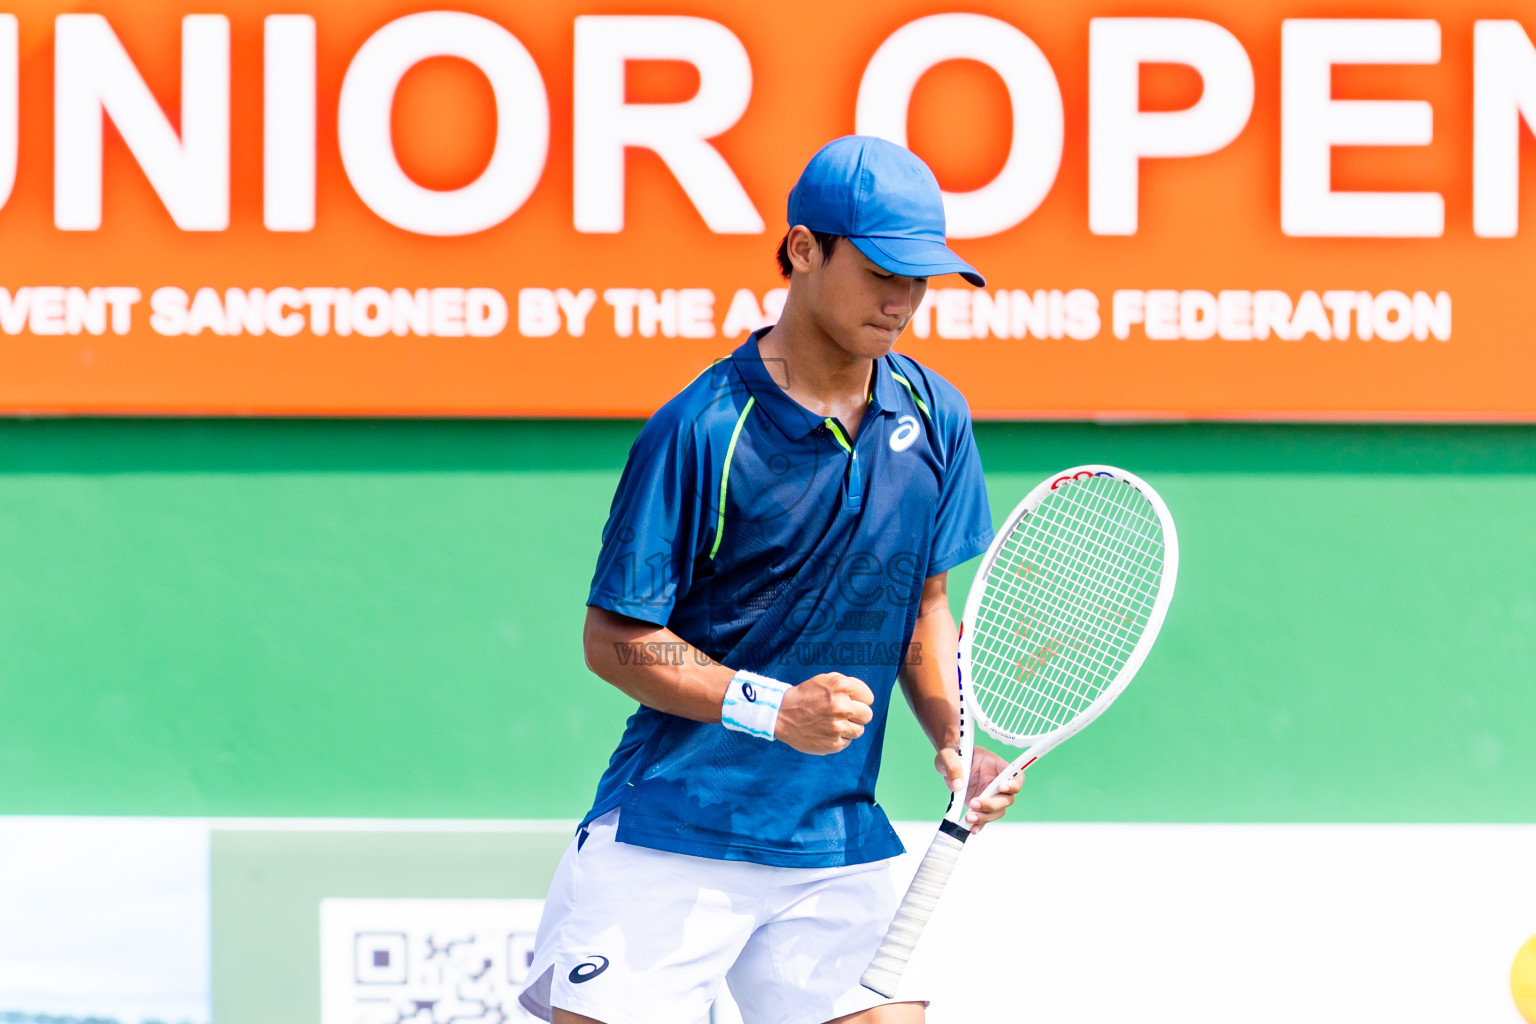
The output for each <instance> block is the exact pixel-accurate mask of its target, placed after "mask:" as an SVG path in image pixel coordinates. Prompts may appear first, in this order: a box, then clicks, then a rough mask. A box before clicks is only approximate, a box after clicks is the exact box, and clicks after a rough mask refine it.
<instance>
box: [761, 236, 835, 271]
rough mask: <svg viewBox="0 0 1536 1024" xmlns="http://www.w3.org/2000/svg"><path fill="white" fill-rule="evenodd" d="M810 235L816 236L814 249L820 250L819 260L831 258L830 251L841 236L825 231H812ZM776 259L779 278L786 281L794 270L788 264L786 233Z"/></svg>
mask: <svg viewBox="0 0 1536 1024" xmlns="http://www.w3.org/2000/svg"><path fill="white" fill-rule="evenodd" d="M811 234H812V235H815V236H816V248H818V249H820V250H821V258H822V259H824V260H826V259H831V258H832V250H833V249H835V248H837V241H838V239H840V238H842V237H843V236H842V235H833V234H829V233H828V232H826V231H812V232H811ZM777 258H778V261H779V276H780V277H782V278H783V279H784V280H786V281H788V280H789V272H790V271H791V270H793V269H794V267H792V266H791V265H790V262H789V235H788V233H786V234H785V235H784V238H783V239H782V240H781V241H780V242H779V252H778V257H777Z"/></svg>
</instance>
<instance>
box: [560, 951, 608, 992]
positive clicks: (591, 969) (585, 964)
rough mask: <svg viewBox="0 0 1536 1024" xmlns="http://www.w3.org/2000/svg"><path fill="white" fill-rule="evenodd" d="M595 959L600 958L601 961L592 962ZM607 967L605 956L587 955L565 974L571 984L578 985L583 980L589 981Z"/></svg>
mask: <svg viewBox="0 0 1536 1024" xmlns="http://www.w3.org/2000/svg"><path fill="white" fill-rule="evenodd" d="M597 960H601V961H602V963H594V961H597ZM607 969H608V958H607V957H605V956H589V957H587V959H585V960H583V961H582V962H581V963H579V964H577V965H576V966H575V967H572V968H571V973H570V974H569V975H567V977H569V978H570V979H571V982H572V983H573V984H576V985H580V984H581V983H582V982H584V981H591V980H592V979H593V978H595V977H597V976H598V975H599V974H602V973H603V972H604V971H606V970H607Z"/></svg>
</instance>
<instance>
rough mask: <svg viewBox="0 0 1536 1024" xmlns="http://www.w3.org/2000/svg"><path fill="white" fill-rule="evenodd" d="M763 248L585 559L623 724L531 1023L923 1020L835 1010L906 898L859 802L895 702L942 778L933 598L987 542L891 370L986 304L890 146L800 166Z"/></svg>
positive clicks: (929, 194)
mask: <svg viewBox="0 0 1536 1024" xmlns="http://www.w3.org/2000/svg"><path fill="white" fill-rule="evenodd" d="M789 223H790V230H789V234H788V235H787V236H786V237H785V239H784V242H783V244H782V245H781V247H780V250H779V266H780V270H781V271H782V272H783V273H784V275H785V276H786V277H787V278H788V279H789V298H788V301H787V302H786V303H785V306H784V313H783V315H782V317H781V318H780V319H779V322H778V323H777V324H776V325H775V326H773V327H772V328H768V329H765V330H762V331H758V332H757V333H755V334H753V335H752V336H751V337H750V338H748V339H747V341H746V343H745V344H743V345H742V346H741V347H740V348H738V349H736V351H735V352H734V353H732V355H731V357H730V358H729V359H726V360H722V361H721V362H720V363H719V364H717V365H716V366H715V367H714V368H713V369H711V370H710V371H708V372H706V373H705V374H703V375H702V376H700V377H699V378H698V379H697V380H695V381H694V382H693V383H692V384H690V385H688V387H686V388H684V389H683V391H682V393H681V394H679V395H678V396H677V397H676V398H674V399H672V400H671V401H670V402H668V403H667V404H666V405H665V406H663V407H662V408H661V410H660V411H659V412H657V413H656V415H654V416H652V417H651V419H650V421H649V422H647V423H646V425H645V427H644V428H643V429H642V430H641V431H640V436H639V438H638V440H636V441H635V444H634V447H633V448H632V449H631V450H630V453H629V462H628V464H627V465H626V466H625V467H624V474H623V477H622V478H621V479H620V481H619V489H618V493H617V494H616V495H614V499H613V508H612V511H611V512H610V513H609V517H608V525H607V527H606V528H605V529H604V530H603V548H602V553H601V555H600V556H599V557H598V563H597V572H596V574H595V576H594V577H593V581H592V589H591V593H590V595H589V596H588V599H587V605H588V608H587V622H586V632H585V638H584V644H585V651H586V658H587V664H588V665H589V666H590V667H591V669H592V671H594V672H596V673H597V674H598V675H599V676H601V677H602V678H603V679H605V680H607V681H608V682H609V683H612V684H613V685H614V686H616V687H618V688H619V689H620V690H622V691H624V692H625V693H626V694H628V695H630V696H631V697H634V698H635V699H636V700H638V701H639V702H640V707H639V709H638V710H637V711H636V712H635V713H634V715H632V716H631V717H630V719H629V723H628V725H627V726H626V728H625V730H624V736H623V738H622V739H621V740H620V741H619V746H618V749H617V750H615V751H614V754H613V757H612V759H611V760H610V761H609V764H608V770H607V772H606V773H605V774H604V775H603V778H602V781H601V782H600V783H599V784H598V789H597V799H596V801H595V802H594V803H593V805H592V809H591V810H590V811H588V812H587V815H586V818H585V819H583V821H582V824H581V828H580V829H579V830H578V832H577V836H576V839H575V840H574V841H573V842H572V844H571V847H570V849H569V850H568V851H567V852H566V854H565V857H564V859H563V860H562V861H561V863H560V867H559V869H558V871H557V872H556V874H555V879H554V881H553V883H552V884H551V885H550V890H549V899H548V902H547V903H546V905H545V909H544V919H543V921H542V923H541V924H540V926H539V935H538V940H537V947H536V949H535V952H534V956H533V962H532V964H531V965H530V971H529V975H528V977H529V981H528V984H527V987H526V988H525V989H524V990H523V992H522V994H521V1000H522V1003H523V1005H524V1006H525V1007H527V1008H528V1009H529V1011H531V1012H532V1013H534V1014H536V1015H538V1016H539V1017H541V1018H542V1019H544V1020H551V1019H552V1020H554V1021H555V1022H556V1024H579V1022H588V1021H598V1022H602V1024H653V1022H654V1024H692V1022H694V1021H699V1020H701V1019H703V1018H704V1017H705V1015H706V1014H707V1013H708V1011H709V1006H710V1004H711V1002H712V1000H713V999H714V997H715V994H716V992H717V991H718V990H719V986H720V984H721V981H722V979H728V980H729V982H730V986H731V991H732V993H733V995H734V996H735V998H736V1000H737V1002H738V1004H739V1005H740V1006H741V1011H742V1014H743V1016H744V1017H745V1019H746V1021H747V1024H822V1022H825V1021H832V1020H838V1021H857V1022H859V1024H913V1022H919V1021H921V1020H922V1019H923V1006H924V1004H923V1003H922V1002H919V1001H916V1000H917V999H918V997H917V996H916V995H913V996H905V997H904V998H906V999H908V1000H912V1001H906V1002H899V1003H892V1002H888V1001H887V1000H885V999H883V998H881V997H880V996H878V995H876V994H875V993H874V992H871V991H870V990H868V989H866V988H863V987H861V986H860V984H859V975H860V974H861V972H863V970H864V968H865V967H866V966H868V964H869V961H870V958H871V956H872V955H873V954H874V952H875V948H876V946H877V945H878V944H879V942H880V939H881V937H882V936H883V935H884V933H885V930H886V926H887V925H888V924H889V923H890V920H891V917H892V916H893V914H894V913H895V910H896V907H897V904H898V903H899V902H900V899H901V896H902V892H903V890H904V885H903V884H901V883H900V882H899V881H898V880H897V879H894V878H893V877H892V870H891V858H892V857H894V856H896V855H897V854H899V853H901V851H902V847H901V843H900V842H899V841H898V840H897V838H896V833H895V832H894V831H893V830H892V828H891V826H890V823H889V822H888V821H887V820H886V817H885V814H884V812H883V811H881V809H880V808H879V807H878V806H877V805H876V804H875V776H876V774H877V773H878V772H879V768H880V749H881V743H882V740H883V739H884V736H885V725H886V717H887V713H888V711H889V709H890V704H891V692H892V689H893V684H894V683H895V682H896V681H897V679H898V678H899V679H900V680H901V684H902V689H903V690H904V692H905V693H906V697H907V700H908V702H909V703H910V704H911V705H912V709H913V711H914V712H915V713H916V715H917V718H918V720H919V721H920V722H921V723H922V726H923V729H924V730H925V731H926V732H927V734H928V737H929V738H930V739H931V740H932V741H933V745H934V747H935V748H937V750H938V756H937V757H936V758H935V763H936V764H937V766H938V769H939V771H940V773H942V774H943V775H944V776H945V777H946V778H947V779H949V780H951V784H952V785H953V784H954V780H957V779H958V778H959V777H960V775H961V774H962V766H961V765H960V763H959V754H958V751H957V750H956V749H955V745H956V742H957V740H958V729H959V725H958V715H957V705H956V701H957V697H956V681H955V672H956V667H955V665H956V662H955V652H956V644H957V638H956V635H955V626H954V620H953V619H952V618H951V616H950V610H949V603H948V598H947V595H946V593H945V575H946V572H947V571H948V570H949V569H950V568H951V567H953V566H955V565H958V564H959V563H961V562H964V561H966V560H967V559H970V558H972V557H974V556H976V555H979V554H981V553H982V552H983V551H985V550H986V547H987V545H988V543H989V542H990V541H991V538H992V524H991V516H990V514H989V512H988V508H987V493H986V485H985V483H984V481H983V479H982V473H981V462H980V459H979V457H978V456H977V453H976V444H975V441H974V440H973V439H972V436H971V419H970V412H969V409H968V408H967V407H966V404H965V400H964V399H963V398H961V396H960V393H959V392H958V391H956V390H955V388H954V387H953V386H951V385H950V384H949V383H948V382H946V381H945V380H943V379H942V378H940V377H939V376H938V375H937V374H935V373H933V372H932V371H930V370H927V369H924V368H923V367H922V366H919V365H918V364H917V363H915V362H913V361H912V360H911V359H907V358H905V357H903V356H900V355H897V354H896V353H894V352H893V351H892V350H891V349H892V346H893V345H895V343H896V339H897V338H898V337H900V335H901V332H902V330H903V329H904V328H905V327H906V325H907V321H908V320H909V319H910V318H911V316H912V313H913V311H914V310H915V309H916V308H917V305H918V303H919V302H921V301H922V298H923V294H924V292H925V291H926V289H927V287H928V278H930V277H932V276H934V275H937V274H950V273H958V274H960V275H961V276H963V277H964V278H965V279H966V280H968V281H970V282H971V283H972V284H976V285H981V284H984V283H985V282H984V281H983V280H982V277H981V275H980V274H978V273H977V272H976V271H975V269H974V268H972V267H971V266H970V265H969V264H967V263H966V262H964V261H963V260H961V259H960V258H959V257H958V256H956V255H955V254H954V253H953V252H951V251H950V250H949V248H948V247H947V246H946V245H945V241H944V208H943V205H942V203H941V201H940V195H939V185H938V182H937V181H936V180H935V179H934V176H933V173H932V172H931V171H930V170H929V169H928V167H927V166H926V165H925V164H924V163H923V162H922V161H921V160H919V159H918V158H917V157H916V156H914V155H913V154H912V153H910V152H908V151H907V150H905V149H903V148H901V147H899V146H895V145H892V144H891V143H888V142H883V141H881V140H878V139H873V138H864V137H860V136H849V137H846V138H842V139H838V140H836V141H834V142H831V143H829V144H828V145H827V146H825V147H824V148H823V149H822V150H821V151H820V152H818V153H817V154H816V155H815V156H814V157H813V158H812V159H811V162H810V164H809V165H808V166H807V167H806V168H805V171H804V173H803V174H802V175H801V177H800V180H799V182H798V183H797V184H796V185H795V187H794V190H793V191H792V192H791V193H790V196H789ZM973 762H974V767H975V770H974V772H973V773H972V775H971V786H972V787H973V788H972V790H971V792H972V793H975V792H979V791H980V789H981V788H982V787H983V786H985V785H986V783H988V782H990V781H991V780H992V778H993V777H994V776H995V775H996V774H997V772H998V771H999V770H1000V769H1001V768H1003V767H1006V765H1005V763H1004V762H1003V761H1002V759H1000V758H998V757H997V756H996V755H995V754H991V753H989V752H987V751H983V750H981V749H980V748H977V750H976V754H975V757H974V759H973ZM1017 791H1018V786H1017V783H1014V784H1010V785H1008V786H1006V787H1004V790H1003V791H1002V792H1000V793H999V795H998V796H997V797H996V798H995V799H989V800H987V801H979V800H978V801H973V804H972V810H971V811H970V818H971V819H972V820H974V821H977V822H980V823H985V822H987V821H991V820H993V819H995V818H998V817H1000V816H1001V815H1002V814H1003V812H1004V810H1005V809H1006V808H1007V807H1008V805H1010V804H1011V803H1013V799H1014V794H1015V793H1016V792H1017ZM967 795H969V794H967Z"/></svg>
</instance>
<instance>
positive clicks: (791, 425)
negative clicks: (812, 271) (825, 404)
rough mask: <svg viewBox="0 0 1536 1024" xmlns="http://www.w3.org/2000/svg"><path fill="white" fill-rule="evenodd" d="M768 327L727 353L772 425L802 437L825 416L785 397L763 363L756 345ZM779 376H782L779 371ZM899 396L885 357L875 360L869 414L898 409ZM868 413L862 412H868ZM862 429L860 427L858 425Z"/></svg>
mask: <svg viewBox="0 0 1536 1024" xmlns="http://www.w3.org/2000/svg"><path fill="white" fill-rule="evenodd" d="M768 331H769V328H767V327H764V328H763V329H762V330H759V331H753V332H752V333H751V334H750V335H749V336H748V337H747V340H746V341H745V342H743V343H742V344H741V346H740V347H738V348H737V349H736V351H734V352H732V353H731V362H732V363H734V364H735V366H736V371H737V372H738V373H740V374H741V378H742V380H743V381H745V382H746V385H747V390H749V391H751V392H752V396H753V397H754V398H756V399H757V401H758V403H759V404H760V405H762V407H763V412H765V413H767V415H768V418H769V419H771V420H773V422H774V425H775V426H777V427H778V428H779V429H780V430H782V431H783V432H784V433H785V434H786V435H787V436H788V437H790V438H791V439H793V440H797V441H798V440H799V439H800V438H803V437H805V436H806V435H807V434H809V433H810V432H811V431H813V430H815V429H816V428H817V427H819V426H821V424H822V423H823V422H825V420H826V417H824V416H817V415H816V414H815V413H813V412H811V411H810V410H809V409H807V408H806V407H805V406H803V405H801V404H800V403H799V402H797V401H795V400H794V399H793V398H791V397H789V392H787V391H785V390H784V389H783V388H782V387H780V386H779V382H778V381H777V380H775V379H774V377H773V372H772V371H773V369H774V368H770V367H769V366H767V365H766V360H764V359H763V357H762V355H761V354H760V353H759V351H758V348H757V342H758V339H760V338H761V337H762V336H763V335H764V334H766V333H768ZM780 376H781V377H782V376H783V373H782V370H781V372H780ZM900 401H901V395H900V393H899V391H898V388H897V384H896V381H895V380H894V379H893V378H892V377H891V367H890V363H889V360H887V359H884V358H882V359H876V360H875V386H874V388H873V389H872V391H871V397H870V402H869V413H881V412H888V411H891V410H894V409H896V408H898V406H899V403H900ZM869 413H866V415H868V414H869ZM860 432H861V433H862V432H863V428H862V427H861V428H860Z"/></svg>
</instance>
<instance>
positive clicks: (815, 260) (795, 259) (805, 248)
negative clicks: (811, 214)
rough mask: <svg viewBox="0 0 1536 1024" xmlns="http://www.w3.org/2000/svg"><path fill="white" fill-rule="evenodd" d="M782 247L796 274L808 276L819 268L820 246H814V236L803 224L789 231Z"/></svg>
mask: <svg viewBox="0 0 1536 1024" xmlns="http://www.w3.org/2000/svg"><path fill="white" fill-rule="evenodd" d="M784 247H785V249H786V250H787V251H788V253H789V265H790V266H791V267H793V268H794V269H795V271H796V272H797V273H801V274H808V273H810V272H811V271H812V270H814V269H815V268H817V267H819V266H821V262H822V261H821V246H820V245H818V244H816V236H815V235H814V234H812V233H811V229H810V228H808V227H806V226H805V225H804V224H796V225H795V226H794V227H792V228H790V229H789V235H788V236H787V237H786V238H785V239H784Z"/></svg>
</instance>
